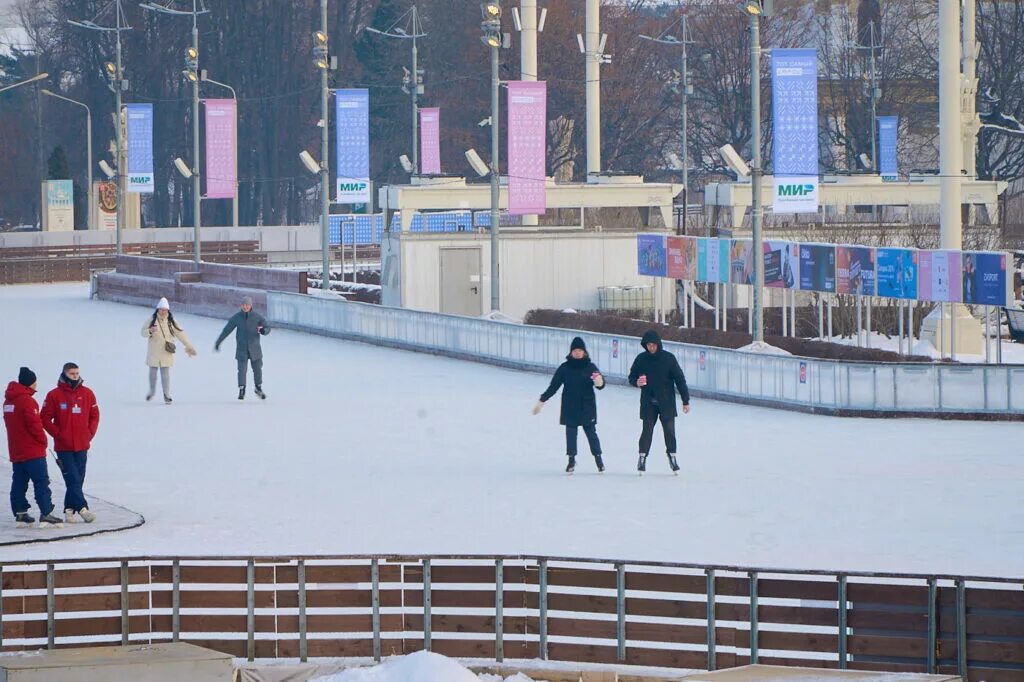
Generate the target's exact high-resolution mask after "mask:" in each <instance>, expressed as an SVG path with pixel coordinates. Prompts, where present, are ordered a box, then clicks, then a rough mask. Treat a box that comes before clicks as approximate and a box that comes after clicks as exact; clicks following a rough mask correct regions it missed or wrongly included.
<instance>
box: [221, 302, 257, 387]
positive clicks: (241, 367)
mask: <svg viewBox="0 0 1024 682" xmlns="http://www.w3.org/2000/svg"><path fill="white" fill-rule="evenodd" d="M231 332H235V360H237V361H238V399H239V400H244V399H245V379H246V375H247V373H248V365H249V364H251V365H252V379H253V382H254V383H255V384H256V395H258V396H259V397H260V398H261V399H262V400H266V398H267V394H266V393H264V392H263V348H262V347H261V346H260V337H261V336H266V335H267V334H269V333H270V325H268V324H267V321H266V320H265V319H264V317H263V316H262V315H260V314H259V313H258V312H256V311H255V310H253V309H252V299H251V298H249V297H248V296H246V297H245V298H243V299H242V309H241V310H239V311H238V312H237V313H235V314H234V315H232V316H231V319H230V320H228V323H227V324H226V325H224V331H222V332H221V333H220V336H218V337H217V343H215V344H213V349H214V350H215V351H220V344H221V342H222V341H224V339H226V338H228V336H230V334H231Z"/></svg>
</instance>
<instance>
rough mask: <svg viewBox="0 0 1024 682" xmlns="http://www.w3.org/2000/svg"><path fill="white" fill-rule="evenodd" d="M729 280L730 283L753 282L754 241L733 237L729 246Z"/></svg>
mask: <svg viewBox="0 0 1024 682" xmlns="http://www.w3.org/2000/svg"><path fill="white" fill-rule="evenodd" d="M729 282H731V283H732V284H753V283H754V242H753V241H751V240H749V239H733V240H732V243H731V244H730V248H729Z"/></svg>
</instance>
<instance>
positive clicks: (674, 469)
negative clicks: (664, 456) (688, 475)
mask: <svg viewBox="0 0 1024 682" xmlns="http://www.w3.org/2000/svg"><path fill="white" fill-rule="evenodd" d="M668 465H669V467H671V469H672V473H674V474H675V475H676V476H678V475H679V462H677V461H676V456H675V455H673V454H672V453H669V455H668Z"/></svg>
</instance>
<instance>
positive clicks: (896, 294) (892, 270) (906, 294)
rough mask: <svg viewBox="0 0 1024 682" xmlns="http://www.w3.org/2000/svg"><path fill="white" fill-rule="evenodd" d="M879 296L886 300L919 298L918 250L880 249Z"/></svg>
mask: <svg viewBox="0 0 1024 682" xmlns="http://www.w3.org/2000/svg"><path fill="white" fill-rule="evenodd" d="M877 258H878V295H879V296H885V297H886V298H902V299H905V300H908V301H913V300H915V299H916V298H917V250H916V249H890V248H880V249H878V251H877Z"/></svg>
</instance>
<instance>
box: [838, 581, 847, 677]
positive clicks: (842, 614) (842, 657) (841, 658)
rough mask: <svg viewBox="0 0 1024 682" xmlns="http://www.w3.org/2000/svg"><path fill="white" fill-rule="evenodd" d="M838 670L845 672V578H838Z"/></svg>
mask: <svg viewBox="0 0 1024 682" xmlns="http://www.w3.org/2000/svg"><path fill="white" fill-rule="evenodd" d="M837 601H838V605H839V669H840V670H846V659H847V655H846V635H847V627H846V576H845V575H840V576H839V596H838V600H837Z"/></svg>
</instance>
